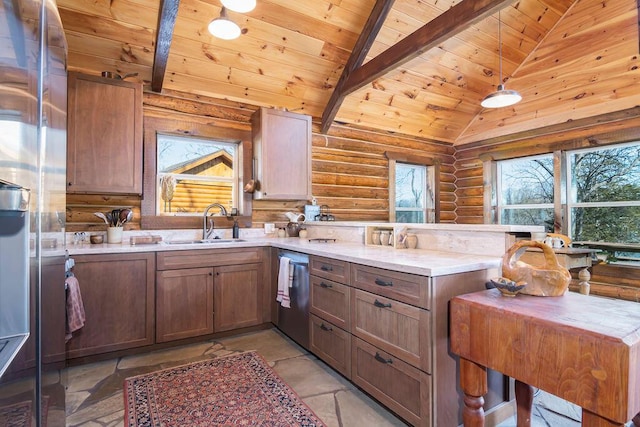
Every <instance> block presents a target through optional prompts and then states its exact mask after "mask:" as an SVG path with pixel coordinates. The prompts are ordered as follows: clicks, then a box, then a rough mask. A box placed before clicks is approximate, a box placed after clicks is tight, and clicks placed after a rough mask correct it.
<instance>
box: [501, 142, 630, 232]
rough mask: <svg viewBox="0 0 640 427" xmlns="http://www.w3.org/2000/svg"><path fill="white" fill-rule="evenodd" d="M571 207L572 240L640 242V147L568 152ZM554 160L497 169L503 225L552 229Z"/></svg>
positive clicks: (508, 162) (511, 162) (530, 160)
mask: <svg viewBox="0 0 640 427" xmlns="http://www.w3.org/2000/svg"><path fill="white" fill-rule="evenodd" d="M566 158H567V171H568V179H567V189H566V191H567V194H566V200H567V207H566V210H567V211H566V212H558V213H557V216H558V217H560V216H561V215H562V214H564V215H566V216H567V218H568V222H569V227H570V229H569V230H564V232H565V233H566V234H569V235H570V236H571V237H572V238H573V239H574V240H577V241H586V242H611V243H628V244H638V243H640V144H638V143H634V144H625V145H618V146H614V147H606V148H598V149H586V150H575V151H570V152H568V153H567V156H566ZM553 166H554V165H553V157H552V156H551V155H547V156H536V157H529V158H523V159H515V160H506V161H502V162H499V164H498V175H499V176H498V209H499V211H500V222H501V223H504V224H527V225H528V224H531V225H544V226H545V228H546V229H547V231H554V230H553V217H554V215H553V214H554V204H553V202H554V200H553V194H554V193H553V190H554V186H558V185H560V181H561V179H560V178H561V177H558V176H554V175H553V171H554V167H553Z"/></svg>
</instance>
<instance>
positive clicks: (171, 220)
mask: <svg viewBox="0 0 640 427" xmlns="http://www.w3.org/2000/svg"><path fill="white" fill-rule="evenodd" d="M166 136H170V137H171V138H172V140H173V141H174V144H180V143H187V144H196V143H198V144H199V143H200V142H205V143H208V144H213V145H215V146H217V147H220V148H222V149H223V150H224V147H226V145H225V144H228V145H229V146H231V147H235V153H234V156H233V171H234V172H233V190H232V193H233V196H232V197H231V199H229V196H228V193H227V195H223V196H221V198H219V199H215V197H214V196H213V195H212V196H211V199H212V200H209V196H205V199H207V200H206V201H207V202H208V203H206V205H205V206H207V205H209V204H211V203H216V202H218V203H222V204H223V205H224V206H225V207H227V206H231V205H232V206H231V207H232V208H238V216H235V217H234V218H233V219H230V218H227V217H216V220H215V227H216V228H231V226H232V225H233V223H234V221H235V220H237V221H238V223H239V224H240V227H250V226H251V220H252V218H251V212H252V205H253V199H252V195H251V194H250V193H245V192H243V191H242V188H243V185H242V183H243V182H244V180H246V179H248V177H251V159H252V155H253V151H252V146H251V128H250V127H249V126H247V127H244V128H229V127H226V126H222V125H219V124H217V123H209V122H206V123H203V122H202V121H201V120H196V119H192V118H191V117H187V116H184V115H181V116H178V117H166V116H163V117H154V116H153V115H150V116H145V118H144V155H143V160H144V168H143V173H144V179H143V197H142V202H141V206H140V211H141V218H140V224H141V228H142V229H146V230H154V229H155V230H157V229H161V230H162V229H182V228H202V214H203V213H204V206H203V207H202V209H201V210H200V209H199V208H197V207H195V208H194V209H193V212H192V213H188V212H180V213H178V212H176V211H177V210H178V207H179V206H178V202H177V199H176V198H175V197H176V194H175V189H174V198H172V200H171V211H170V212H169V203H168V199H167V198H166V195H165V199H167V206H166V208H165V206H164V202H165V200H163V198H162V188H161V186H160V183H161V182H160V180H161V177H162V176H163V174H164V175H166V174H167V173H168V172H167V171H168V169H167V168H166V167H165V166H171V165H175V164H177V163H179V162H181V161H182V162H186V161H189V160H193V158H184V159H183V158H180V157H179V156H176V157H172V156H169V160H167V161H164V160H162V163H159V162H158V152H159V150H158V138H159V137H160V139H162V138H164V137H166ZM176 141H180V142H176ZM196 152H197V150H196ZM215 152H218V154H219V155H222V156H224V157H226V156H227V154H225V153H221V152H219V150H216V151H213V152H211V153H210V154H214V153H215ZM199 155H201V156H203V155H205V153H204V152H200V154H199ZM227 163H228V164H231V163H229V162H228V161H227ZM158 165H161V166H158ZM162 165H165V166H162ZM173 172H180V170H179V169H175V170H174V171H173ZM182 172H184V171H182ZM178 175H186V178H188V179H193V178H194V177H196V176H197V174H194V173H191V174H183V173H178ZM174 178H176V181H178V177H175V176H174ZM221 178H223V179H220V180H219V182H223V181H224V180H225V179H228V177H225V176H222V177H221ZM168 179H169V178H165V181H166V180H168ZM225 182H229V181H225ZM177 185H178V182H176V189H177ZM234 197H235V198H234ZM229 200H231V201H232V202H231V204H229ZM185 209H186V208H185ZM163 211H166V212H167V213H166V214H164V213H162V212H163ZM180 211H182V207H180ZM229 212H231V211H229Z"/></svg>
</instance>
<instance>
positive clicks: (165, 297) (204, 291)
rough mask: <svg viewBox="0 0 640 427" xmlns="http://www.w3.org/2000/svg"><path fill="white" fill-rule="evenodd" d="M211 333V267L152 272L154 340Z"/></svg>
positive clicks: (170, 339)
mask: <svg viewBox="0 0 640 427" xmlns="http://www.w3.org/2000/svg"><path fill="white" fill-rule="evenodd" d="M211 333H213V269H212V268H193V269H185V270H166V271H159V272H158V273H157V276H156V341H157V342H165V341H172V340H178V339H181V338H189V337H196V336H199V335H206V334H211Z"/></svg>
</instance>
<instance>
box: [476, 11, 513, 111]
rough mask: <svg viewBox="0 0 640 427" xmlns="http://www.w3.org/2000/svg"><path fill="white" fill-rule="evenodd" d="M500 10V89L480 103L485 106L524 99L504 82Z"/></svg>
mask: <svg viewBox="0 0 640 427" xmlns="http://www.w3.org/2000/svg"><path fill="white" fill-rule="evenodd" d="M501 29H502V28H501V20H500V12H498V53H499V56H498V61H499V62H498V64H499V68H500V73H499V74H500V84H499V85H498V90H496V91H495V92H493V93H490V94H489V95H487V96H485V98H484V99H483V100H482V102H481V103H480V105H482V106H483V107H484V108H501V107H508V106H510V105H513V104H517V103H518V102H520V101H521V100H522V95H520V94H519V93H518V92H517V91H515V90H507V89H505V88H504V85H503V84H502V31H501Z"/></svg>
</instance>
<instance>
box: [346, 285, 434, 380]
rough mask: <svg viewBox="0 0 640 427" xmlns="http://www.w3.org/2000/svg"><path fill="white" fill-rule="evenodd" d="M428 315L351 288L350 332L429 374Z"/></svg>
mask: <svg viewBox="0 0 640 427" xmlns="http://www.w3.org/2000/svg"><path fill="white" fill-rule="evenodd" d="M430 324H431V321H430V318H429V312H428V311H427V310H423V309H421V308H418V307H413V306H411V305H408V304H404V303H401V302H399V301H395V300H392V299H389V298H385V297H382V296H379V295H374V294H371V293H369V292H364V291H361V290H358V289H353V288H352V289H351V333H352V334H354V335H356V336H358V337H360V338H362V339H363V340H366V341H368V342H370V343H372V344H374V345H375V346H376V347H379V348H381V349H383V350H384V351H387V352H389V353H391V354H393V355H394V356H396V357H400V358H402V359H403V360H404V361H405V362H407V363H410V364H412V365H413V366H415V367H416V368H420V369H422V370H423V371H425V372H427V373H431V370H432V368H431V340H430V335H429V333H430V331H431V327H430Z"/></svg>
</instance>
